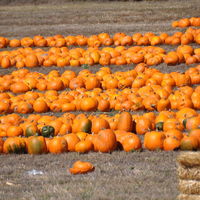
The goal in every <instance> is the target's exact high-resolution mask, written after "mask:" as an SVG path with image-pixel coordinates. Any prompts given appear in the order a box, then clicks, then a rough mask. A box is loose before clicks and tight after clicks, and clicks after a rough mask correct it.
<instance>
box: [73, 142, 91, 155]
mask: <svg viewBox="0 0 200 200" xmlns="http://www.w3.org/2000/svg"><path fill="white" fill-rule="evenodd" d="M92 149H93V144H92V142H91V141H90V140H81V141H79V142H78V143H77V144H76V146H75V151H76V152H79V153H87V152H89V151H91V150H92Z"/></svg>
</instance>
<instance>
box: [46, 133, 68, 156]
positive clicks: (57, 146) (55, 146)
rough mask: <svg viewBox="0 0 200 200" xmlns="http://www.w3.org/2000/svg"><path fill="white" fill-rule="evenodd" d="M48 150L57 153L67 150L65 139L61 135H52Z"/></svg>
mask: <svg viewBox="0 0 200 200" xmlns="http://www.w3.org/2000/svg"><path fill="white" fill-rule="evenodd" d="M48 150H49V152H50V153H54V154H59V153H63V152H66V151H67V141H66V140H65V139H64V138H63V137H54V138H53V139H51V140H50V142H49V149H48Z"/></svg>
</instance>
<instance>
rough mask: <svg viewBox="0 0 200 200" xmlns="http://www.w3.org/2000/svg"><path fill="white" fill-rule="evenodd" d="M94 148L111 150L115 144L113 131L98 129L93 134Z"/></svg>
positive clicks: (101, 150)
mask: <svg viewBox="0 0 200 200" xmlns="http://www.w3.org/2000/svg"><path fill="white" fill-rule="evenodd" d="M92 142H93V144H94V150H95V151H100V152H103V153H106V152H111V151H113V150H114V149H115V148H116V146H117V141H116V136H115V133H114V132H113V131H112V130H111V129H105V130H101V131H99V133H98V134H95V135H94V136H93V140H92Z"/></svg>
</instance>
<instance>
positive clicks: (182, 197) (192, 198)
mask: <svg viewBox="0 0 200 200" xmlns="http://www.w3.org/2000/svg"><path fill="white" fill-rule="evenodd" d="M199 199H200V195H188V194H179V195H178V197H177V200H199Z"/></svg>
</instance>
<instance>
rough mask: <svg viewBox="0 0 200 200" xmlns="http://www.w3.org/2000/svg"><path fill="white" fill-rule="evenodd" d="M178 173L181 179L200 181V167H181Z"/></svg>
mask: <svg viewBox="0 0 200 200" xmlns="http://www.w3.org/2000/svg"><path fill="white" fill-rule="evenodd" d="M177 171H178V176H179V178H180V179H189V180H200V166H195V167H185V166H183V165H179V166H178V170H177Z"/></svg>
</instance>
